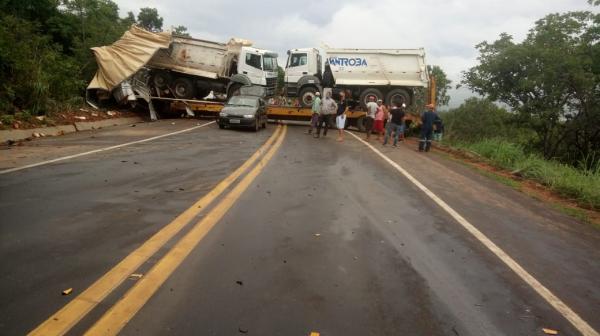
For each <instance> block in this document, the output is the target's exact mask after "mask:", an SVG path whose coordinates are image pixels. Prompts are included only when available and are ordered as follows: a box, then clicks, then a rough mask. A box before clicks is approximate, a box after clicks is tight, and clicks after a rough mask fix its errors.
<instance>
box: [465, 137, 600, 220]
mask: <svg viewBox="0 0 600 336" xmlns="http://www.w3.org/2000/svg"><path fill="white" fill-rule="evenodd" d="M459 147H462V148H465V149H468V150H471V151H473V152H475V153H478V154H479V155H481V156H483V157H485V158H487V159H488V160H489V161H490V163H491V164H493V165H494V166H497V167H500V168H504V169H508V170H511V171H518V172H519V173H520V174H521V175H522V176H523V177H525V178H530V179H533V180H536V181H538V182H539V183H541V184H543V185H545V186H547V187H549V188H550V189H551V190H553V191H555V192H557V193H558V194H560V195H562V196H565V197H568V198H572V199H574V200H576V201H577V202H578V203H579V204H580V205H582V206H585V207H588V208H591V209H595V210H600V169H598V168H597V169H595V170H593V171H592V170H587V171H586V170H580V169H577V168H574V167H571V166H568V165H566V164H562V163H559V162H557V161H553V160H545V159H544V158H542V157H541V156H539V155H536V154H528V153H526V152H525V151H524V149H523V147H522V146H520V145H517V144H514V143H511V142H508V141H506V140H502V139H486V140H482V141H479V142H475V143H463V144H461V145H459Z"/></svg>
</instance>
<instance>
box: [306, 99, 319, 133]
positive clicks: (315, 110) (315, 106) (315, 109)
mask: <svg viewBox="0 0 600 336" xmlns="http://www.w3.org/2000/svg"><path fill="white" fill-rule="evenodd" d="M320 96H321V93H320V92H319V91H317V92H315V98H314V99H313V102H312V107H311V110H312V116H311V118H310V127H309V128H308V132H306V134H312V131H313V129H315V128H316V127H317V123H318V122H319V113H320V112H321V97H320Z"/></svg>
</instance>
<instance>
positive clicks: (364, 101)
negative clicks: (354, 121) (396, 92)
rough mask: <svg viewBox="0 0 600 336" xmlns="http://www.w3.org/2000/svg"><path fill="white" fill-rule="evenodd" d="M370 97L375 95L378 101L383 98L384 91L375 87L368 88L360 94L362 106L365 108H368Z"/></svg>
mask: <svg viewBox="0 0 600 336" xmlns="http://www.w3.org/2000/svg"><path fill="white" fill-rule="evenodd" d="M370 97H374V98H375V101H378V100H379V99H381V100H383V93H381V91H379V90H378V89H374V88H368V89H366V90H364V91H363V92H362V93H361V94H360V107H362V108H363V109H364V108H366V107H367V103H368V102H369V98H370ZM386 103H387V101H386Z"/></svg>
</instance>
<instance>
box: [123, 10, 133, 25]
mask: <svg viewBox="0 0 600 336" xmlns="http://www.w3.org/2000/svg"><path fill="white" fill-rule="evenodd" d="M134 23H136V21H135V15H134V14H133V12H131V11H130V12H127V16H126V17H125V18H124V19H123V25H125V26H126V27H129V26H131V25H132V24H134Z"/></svg>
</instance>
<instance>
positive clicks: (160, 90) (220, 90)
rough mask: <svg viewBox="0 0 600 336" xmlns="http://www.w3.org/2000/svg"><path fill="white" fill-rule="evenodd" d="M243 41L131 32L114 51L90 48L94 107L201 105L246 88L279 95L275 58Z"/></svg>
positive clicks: (89, 97) (90, 87)
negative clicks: (140, 102)
mask: <svg viewBox="0 0 600 336" xmlns="http://www.w3.org/2000/svg"><path fill="white" fill-rule="evenodd" d="M251 45H252V43H251V42H250V41H247V40H242V39H235V38H233V39H231V40H230V41H229V42H228V43H218V42H212V41H206V40H200V39H194V38H190V37H182V36H176V35H173V34H171V33H170V32H160V33H152V32H149V31H146V30H144V29H141V28H139V27H137V26H132V27H131V29H129V30H128V31H127V32H125V34H123V36H122V37H121V38H120V39H119V40H118V41H116V42H115V43H113V44H112V45H110V46H103V47H96V48H92V51H93V52H94V55H95V56H96V61H97V63H98V72H97V73H96V75H95V76H94V78H93V79H92V81H91V82H90V84H89V85H88V88H87V94H86V98H87V101H88V103H89V104H90V105H92V106H95V107H98V106H100V105H102V104H103V103H106V102H109V101H110V102H115V101H116V102H117V103H123V102H127V101H136V100H137V99H138V98H143V99H144V100H145V101H146V102H148V103H150V104H151V99H152V98H172V99H202V98H204V97H206V96H207V95H209V93H211V92H212V93H213V95H214V96H215V97H223V96H225V95H226V96H231V95H236V94H239V90H240V88H241V87H242V86H257V87H259V88H262V92H263V95H264V96H271V95H273V94H274V92H275V86H276V83H277V54H276V53H274V52H271V51H268V50H263V49H257V48H253V47H251Z"/></svg>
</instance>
